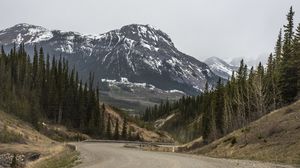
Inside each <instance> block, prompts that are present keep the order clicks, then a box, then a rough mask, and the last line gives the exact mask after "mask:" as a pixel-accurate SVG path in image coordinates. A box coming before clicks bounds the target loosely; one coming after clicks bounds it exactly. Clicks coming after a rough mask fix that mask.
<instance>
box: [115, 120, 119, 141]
mask: <svg viewBox="0 0 300 168" xmlns="http://www.w3.org/2000/svg"><path fill="white" fill-rule="evenodd" d="M114 139H115V140H118V139H119V119H116V126H115V134H114Z"/></svg>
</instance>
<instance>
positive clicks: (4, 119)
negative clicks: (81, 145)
mask: <svg viewBox="0 0 300 168" xmlns="http://www.w3.org/2000/svg"><path fill="white" fill-rule="evenodd" d="M4 128H5V129H7V130H8V131H10V132H12V133H14V134H17V135H21V138H22V143H17V142H11V143H0V153H6V152H8V153H18V154H26V153H38V154H40V156H41V157H40V159H38V160H36V161H34V162H30V163H29V164H28V165H27V166H28V167H35V168H36V167H37V166H36V165H37V164H38V165H43V164H44V161H46V160H51V158H54V157H55V156H57V155H62V156H65V155H64V154H65V151H69V149H68V148H67V147H66V146H65V145H64V144H61V143H58V142H56V141H53V140H51V139H49V138H48V137H46V136H44V135H42V134H40V133H39V132H38V131H36V130H35V129H33V128H32V127H31V126H30V125H29V124H28V123H26V122H23V121H21V120H19V119H18V118H16V117H14V116H12V115H9V114H7V113H4V112H1V111H0V130H1V129H4ZM69 153H70V152H69ZM69 153H68V156H71V155H70V154H69ZM72 154H73V153H72Z"/></svg>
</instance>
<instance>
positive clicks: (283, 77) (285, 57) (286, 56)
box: [279, 7, 297, 104]
mask: <svg viewBox="0 0 300 168" xmlns="http://www.w3.org/2000/svg"><path fill="white" fill-rule="evenodd" d="M294 14H295V13H294V11H293V8H292V7H291V8H290V11H289V13H288V15H287V21H288V23H287V25H285V26H284V40H283V47H282V49H283V50H282V51H283V54H282V61H281V64H280V75H279V88H280V94H281V98H282V101H283V102H282V103H283V104H287V103H291V102H292V101H293V100H294V98H295V97H296V95H297V72H296V71H297V68H296V67H295V66H294V57H293V45H292V43H293V34H294V32H293V28H294V22H293V18H294Z"/></svg>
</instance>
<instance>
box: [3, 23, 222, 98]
mask: <svg viewBox="0 0 300 168" xmlns="http://www.w3.org/2000/svg"><path fill="white" fill-rule="evenodd" d="M14 43H15V44H16V45H19V44H20V43H24V44H25V48H26V50H27V51H29V53H30V54H32V53H33V48H34V45H37V47H40V46H42V47H43V48H44V50H45V52H47V53H49V54H50V55H55V56H56V57H57V58H59V57H60V56H61V57H63V58H65V59H67V60H68V62H69V65H71V66H73V65H74V66H75V67H76V69H77V70H78V71H79V76H80V78H81V79H83V80H87V79H88V76H89V73H90V72H93V73H94V75H95V83H98V82H99V83H101V86H110V84H109V82H108V81H116V82H118V87H119V88H121V90H122V89H123V88H125V90H127V91H129V92H131V93H133V95H135V93H134V90H135V89H132V87H138V88H142V89H147V90H148V91H151V92H154V94H155V95H158V98H160V96H159V93H160V92H161V91H163V92H165V93H169V94H170V96H168V97H173V93H174V92H173V91H175V90H176V94H178V93H179V92H180V93H184V94H188V95H195V94H198V93H201V92H202V90H203V89H204V87H205V83H206V82H208V84H209V86H210V87H213V86H214V84H215V83H216V81H217V79H218V76H217V75H215V74H214V73H213V72H212V71H211V70H210V68H209V67H208V66H207V65H206V64H205V63H203V62H200V61H199V60H197V59H195V58H193V57H191V56H189V55H186V54H184V53H182V52H180V51H178V50H177V49H176V47H175V45H174V44H173V42H172V40H171V39H170V37H169V36H168V35H167V34H166V33H164V32H163V31H161V30H159V29H156V28H154V27H151V26H149V25H138V24H132V25H126V26H123V27H122V28H120V29H117V30H112V31H109V32H107V33H104V34H99V35H83V34H80V33H77V32H72V31H70V32H65V31H60V30H48V29H46V28H43V27H40V26H35V25H29V24H18V25H15V26H13V27H10V28H7V29H5V30H2V31H0V45H3V46H4V48H5V50H6V51H8V50H9V49H10V48H12V47H13V45H14ZM102 83H106V84H103V85H102ZM128 84H129V85H128ZM132 84H137V85H132ZM140 84H143V85H140ZM120 85H122V86H120ZM115 86H116V85H115ZM144 86H151V87H150V90H149V88H147V87H144ZM151 88H152V90H151ZM153 88H157V89H156V90H155V89H153ZM101 89H103V88H101ZM107 89H108V90H110V88H107V87H106V88H104V90H106V91H107ZM132 90H133V91H132ZM136 94H137V97H141V96H142V97H143V92H140V93H136ZM181 95H183V94H181ZM155 101H157V100H155ZM158 102H159V101H158Z"/></svg>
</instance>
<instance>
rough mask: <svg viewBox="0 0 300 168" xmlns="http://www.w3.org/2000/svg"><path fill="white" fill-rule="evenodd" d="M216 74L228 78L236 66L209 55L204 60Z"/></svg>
mask: <svg viewBox="0 0 300 168" xmlns="http://www.w3.org/2000/svg"><path fill="white" fill-rule="evenodd" d="M204 62H205V63H206V64H207V65H208V66H209V68H210V69H211V70H212V71H213V73H215V74H216V75H218V76H220V77H222V78H223V79H228V78H230V76H231V75H232V71H236V70H237V69H238V66H234V65H231V64H228V63H227V62H225V61H224V60H222V59H220V58H218V57H210V58H207V59H206V60H205V61H204Z"/></svg>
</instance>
